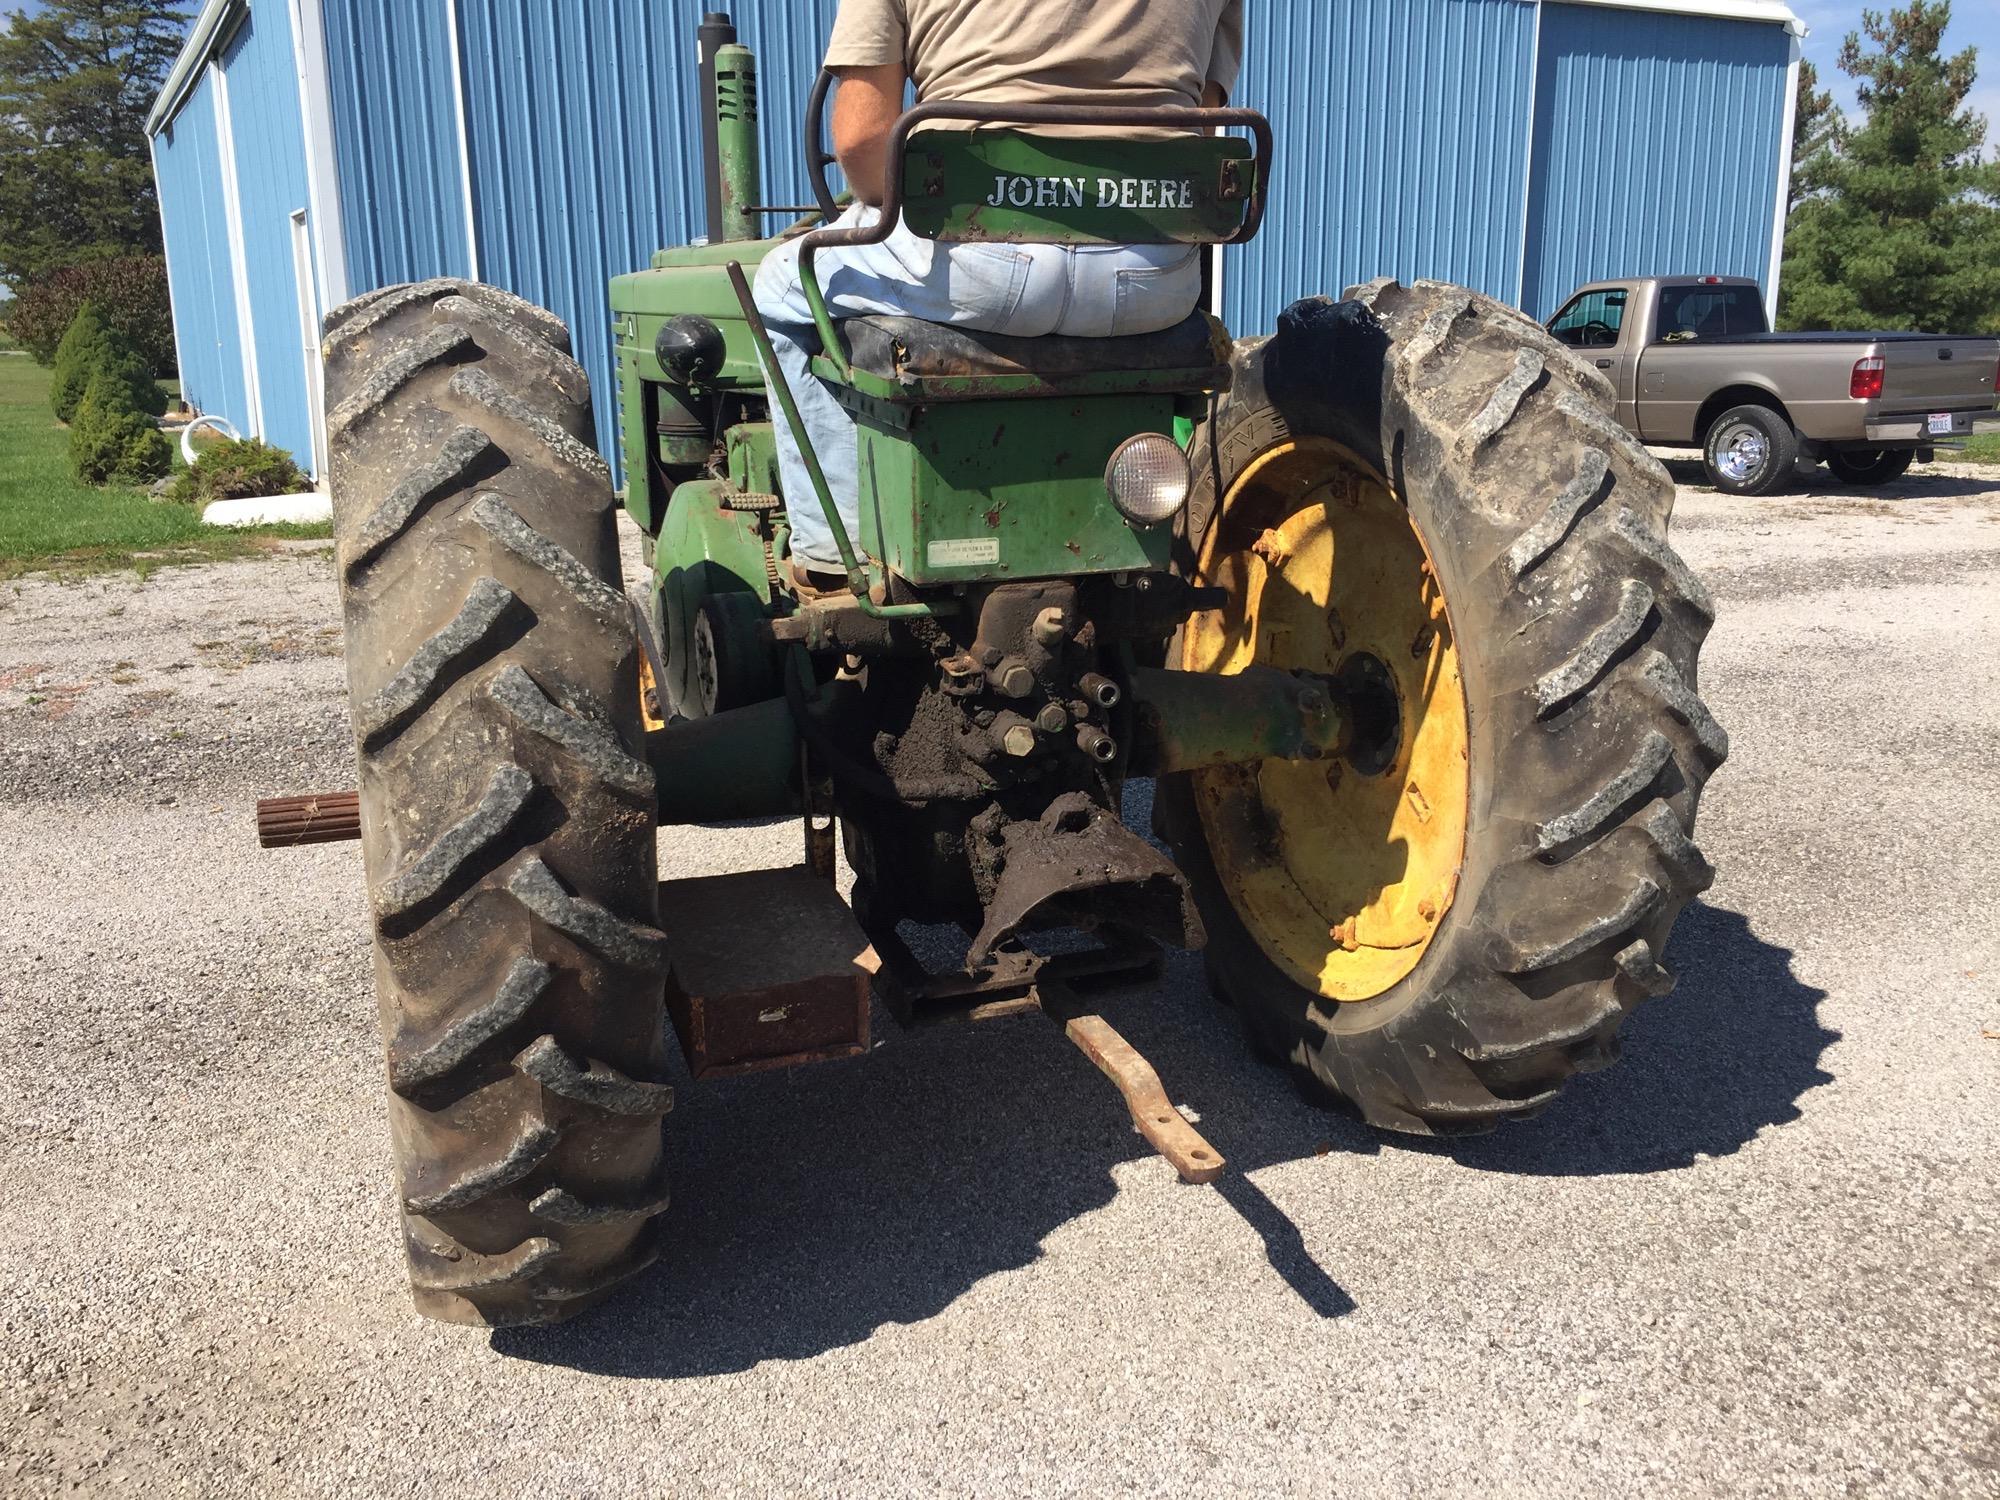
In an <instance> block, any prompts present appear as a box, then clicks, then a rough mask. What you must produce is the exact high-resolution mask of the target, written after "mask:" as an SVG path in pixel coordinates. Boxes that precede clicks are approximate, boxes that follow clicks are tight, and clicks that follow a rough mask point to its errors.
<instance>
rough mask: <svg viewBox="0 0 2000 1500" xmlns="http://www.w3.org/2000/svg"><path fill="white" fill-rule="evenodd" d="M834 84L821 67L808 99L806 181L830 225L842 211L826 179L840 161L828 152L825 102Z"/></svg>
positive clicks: (814, 199) (821, 212) (828, 69)
mask: <svg viewBox="0 0 2000 1500" xmlns="http://www.w3.org/2000/svg"><path fill="white" fill-rule="evenodd" d="M835 81H836V80H835V79H834V76H833V70H832V69H831V68H821V69H820V70H819V77H818V78H817V79H815V80H814V82H813V86H812V96H811V97H810V98H809V99H807V100H806V181H807V183H808V184H809V185H810V186H811V188H812V195H813V202H815V203H817V204H818V205H819V212H820V217H821V218H822V219H823V220H824V221H825V222H826V223H828V224H831V223H832V222H833V221H834V220H835V219H837V218H839V217H840V212H841V210H840V200H839V199H838V198H836V197H835V196H834V192H833V184H832V183H830V182H828V181H827V180H826V169H827V168H828V167H832V166H838V165H839V163H840V158H839V157H837V156H835V155H834V154H833V153H832V152H831V151H829V150H827V149H826V101H827V96H828V95H830V94H831V93H832V92H833V86H834V83H835Z"/></svg>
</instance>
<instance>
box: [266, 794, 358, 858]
mask: <svg viewBox="0 0 2000 1500" xmlns="http://www.w3.org/2000/svg"><path fill="white" fill-rule="evenodd" d="M360 837H361V794H360V793H359V792H313V793H311V794H309V795H307V796H304V797H265V798H262V799H261V800H259V802H258V803H257V843H258V844H259V845H260V846H261V847H263V848H265V849H291V848H296V847H297V846H298V845H300V844H339V843H344V842H346V841H347V840H349V839H358V838H360Z"/></svg>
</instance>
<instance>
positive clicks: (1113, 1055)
mask: <svg viewBox="0 0 2000 1500" xmlns="http://www.w3.org/2000/svg"><path fill="white" fill-rule="evenodd" d="M1053 998H1054V997H1053V996H1051V995H1050V994H1049V993H1048V991H1047V990H1046V989H1045V990H1044V993H1043V1007H1044V1009H1047V1008H1048V1006H1049V1002H1050V1001H1051V999H1053ZM1057 1019H1059V1020H1063V1034H1064V1035H1065V1036H1067V1037H1068V1038H1069V1039H1070V1040H1071V1041H1072V1042H1074V1043H1076V1045H1077V1049H1078V1050H1079V1051H1080V1052H1082V1053H1083V1055H1084V1056H1085V1057H1087V1058H1089V1059H1090V1060H1091V1061H1092V1062H1094V1063H1096V1064H1097V1066H1098V1070H1099V1071H1100V1072H1102V1073H1103V1074H1104V1076H1105V1077H1106V1078H1109V1079H1110V1080H1111V1081H1112V1082H1113V1083H1114V1084H1116V1085H1117V1086H1118V1092H1119V1093H1121V1094H1123V1095H1124V1096H1125V1106H1126V1108H1128V1109H1130V1110H1131V1111H1132V1123H1133V1124H1134V1125H1136V1126H1137V1127H1138V1129H1139V1134H1140V1135H1142V1136H1144V1137H1145V1138H1146V1140H1147V1142H1148V1144H1150V1145H1151V1146H1152V1148H1153V1149H1154V1150H1155V1151H1157V1152H1159V1153H1160V1155H1162V1156H1164V1157H1165V1158H1166V1159H1167V1161H1168V1162H1169V1163H1171V1164H1172V1166H1173V1169H1174V1170H1175V1171H1176V1172H1178V1173H1180V1176H1181V1181H1182V1182H1194V1183H1202V1182H1213V1181H1215V1179H1216V1178H1218V1177H1220V1176H1221V1175H1222V1169H1223V1167H1224V1166H1225V1165H1227V1164H1226V1163H1225V1162H1224V1161H1223V1159H1222V1154H1221V1153H1220V1152H1219V1151H1217V1150H1216V1149H1215V1147H1213V1146H1211V1145H1210V1144H1209V1143H1208V1141H1207V1139H1206V1138H1205V1137H1204V1136H1203V1135H1202V1133H1201V1132H1200V1131H1199V1130H1196V1129H1195V1128H1194V1126H1192V1125H1190V1124H1188V1122H1187V1121H1186V1120H1184V1119H1183V1118H1181V1112H1180V1111H1179V1110H1177V1109H1175V1108H1174V1106H1173V1101H1172V1100H1170V1099H1168V1098H1167V1090H1166V1086H1165V1085H1163V1084H1162V1083H1161V1082H1160V1075H1159V1074H1158V1073H1156V1072H1155V1071H1154V1070H1153V1065H1152V1064H1151V1063H1149V1062H1147V1061H1146V1059H1145V1058H1144V1057H1142V1056H1140V1054H1139V1051H1138V1049H1137V1048H1135V1047H1134V1046H1133V1045H1132V1044H1131V1043H1130V1042H1128V1041H1126V1040H1125V1038H1124V1037H1122V1036H1120V1035H1119V1034H1118V1032H1117V1030H1116V1029H1115V1028H1114V1027H1113V1026H1112V1025H1111V1023H1110V1022H1109V1021H1107V1020H1105V1019H1104V1017H1102V1016H1094V1015H1068V1017H1067V1019H1064V1018H1063V1016H1062V1015H1058V1016H1057Z"/></svg>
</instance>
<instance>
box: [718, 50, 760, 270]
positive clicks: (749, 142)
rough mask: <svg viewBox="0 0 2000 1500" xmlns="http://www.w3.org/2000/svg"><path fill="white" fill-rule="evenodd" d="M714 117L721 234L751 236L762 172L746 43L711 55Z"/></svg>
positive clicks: (753, 71)
mask: <svg viewBox="0 0 2000 1500" xmlns="http://www.w3.org/2000/svg"><path fill="white" fill-rule="evenodd" d="M715 117H716V125H717V130H716V144H717V146H718V148H719V150H720V151H721V155H722V233H723V238H724V239H726V240H730V241H743V240H754V239H756V238H757V236H758V235H759V234H761V233H762V232H763V231H762V229H761V228H760V226H759V224H758V216H757V215H756V214H754V213H752V212H750V210H751V209H752V208H753V207H755V206H756V205H757V203H758V202H759V201H760V199H761V197H762V195H763V178H764V170H763V159H762V157H761V156H760V155H759V150H760V148H759V146H758V143H757V59H756V57H755V56H754V55H752V53H751V51H750V49H749V48H748V47H736V46H730V47H722V48H719V49H718V50H717V52H716V54H715Z"/></svg>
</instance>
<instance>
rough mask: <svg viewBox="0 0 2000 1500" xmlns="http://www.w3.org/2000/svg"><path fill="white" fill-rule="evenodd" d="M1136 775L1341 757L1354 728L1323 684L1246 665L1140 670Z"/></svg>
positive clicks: (1135, 681) (1136, 675) (1136, 674)
mask: <svg viewBox="0 0 2000 1500" xmlns="http://www.w3.org/2000/svg"><path fill="white" fill-rule="evenodd" d="M1132 695H1133V697H1134V699H1136V700H1137V701H1136V704H1135V707H1136V710H1137V713H1136V720H1137V727H1138V734H1137V739H1136V743H1134V745H1133V747H1132V773H1133V774H1134V775H1135V776H1166V775H1169V774H1171V773H1172V772H1175V771H1200V770H1204V769H1206V768H1208V767H1211V766H1226V765H1240V764H1244V763H1246V762H1251V761H1260V760H1319V759H1321V758H1322V757H1326V756H1331V755H1338V754H1340V753H1341V752H1342V751H1343V750H1344V749H1345V748H1346V745H1347V740H1348V737H1349V735H1350V733H1351V730H1352V726H1351V725H1350V724H1349V722H1348V716H1347V714H1346V712H1345V707H1344V705H1343V704H1342V703H1341V702H1340V701H1338V699H1337V697H1336V695H1335V692H1334V690H1333V687H1332V685H1331V684H1330V683H1327V682H1325V681H1324V680H1322V679H1319V678H1315V677H1311V676H1307V675H1305V674H1294V673H1291V672H1283V671H1280V670H1278V669H1277V668H1275V667H1248V668H1246V669H1245V670H1243V671H1241V672H1237V673H1233V674H1231V675H1229V676H1216V675H1211V674H1208V673H1205V672H1173V671H1165V670H1162V669H1160V668H1157V667H1139V668H1137V669H1135V670H1134V671H1133V673H1132Z"/></svg>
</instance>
